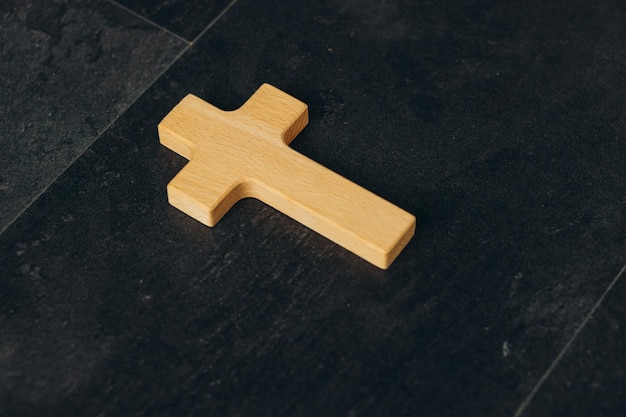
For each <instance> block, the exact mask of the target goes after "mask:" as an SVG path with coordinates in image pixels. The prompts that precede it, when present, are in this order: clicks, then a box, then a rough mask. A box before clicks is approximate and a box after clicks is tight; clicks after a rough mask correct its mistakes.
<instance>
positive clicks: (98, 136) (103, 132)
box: [0, 0, 238, 235]
mask: <svg viewBox="0 0 626 417" xmlns="http://www.w3.org/2000/svg"><path fill="white" fill-rule="evenodd" d="M107 1H108V2H109V3H111V4H113V5H115V6H117V7H119V8H121V9H123V10H125V11H127V12H128V13H130V14H132V15H133V16H136V17H137V18H139V19H141V20H143V21H144V22H147V23H149V24H150V25H152V26H154V27H156V28H158V29H160V30H162V31H164V32H166V33H168V34H170V35H171V36H174V37H175V38H177V39H179V40H180V41H182V42H183V43H184V44H185V47H184V48H183V49H182V50H181V51H180V52H179V53H178V55H176V57H175V58H174V59H173V60H172V62H170V63H169V65H167V66H166V67H165V68H163V70H162V71H161V72H160V73H159V74H158V75H157V76H156V77H155V78H154V79H153V80H152V82H151V83H149V84H148V85H147V86H146V87H145V88H144V89H143V90H141V92H140V93H139V94H137V96H136V97H135V98H134V99H133V100H132V101H131V102H130V103H129V104H128V105H127V106H126V107H125V108H124V109H123V110H122V111H121V112H120V113H119V114H118V115H117V116H116V117H115V118H114V119H113V120H111V122H109V124H107V125H106V126H105V127H104V129H103V130H102V132H100V133H99V134H98V135H97V136H96V137H95V138H94V139H93V140H92V141H91V142H89V144H87V145H86V146H85V147H84V148H83V149H82V150H81V151H80V152H79V153H78V154H77V155H76V157H74V158H73V159H72V160H71V161H70V162H69V163H68V164H67V165H66V167H65V168H63V170H62V171H61V172H60V173H59V174H58V175H57V176H56V177H54V178H53V179H52V180H51V181H50V182H49V183H48V185H46V186H45V187H44V188H42V189H41V190H40V191H39V192H38V193H37V194H36V195H35V196H34V197H33V198H32V199H31V200H30V202H29V203H28V204H26V206H24V207H23V208H22V209H21V210H20V211H19V212H18V213H17V214H16V215H15V217H13V219H12V220H11V221H9V222H8V223H7V224H6V225H5V226H4V227H2V226H0V235H2V234H3V233H4V232H5V231H6V230H7V229H8V228H9V227H11V225H12V224H13V223H15V221H16V220H17V219H18V218H20V216H21V215H22V214H24V212H25V211H26V210H28V208H29V207H30V206H32V205H33V204H34V203H35V201H37V200H38V199H39V197H41V196H42V195H43V194H44V193H45V192H46V191H47V190H48V189H49V188H50V187H51V186H52V184H54V183H55V182H56V181H57V180H58V179H59V178H60V177H61V176H62V175H63V174H64V173H65V171H67V170H68V169H69V167H71V166H72V165H74V163H75V162H76V161H77V160H78V159H79V158H80V157H81V156H82V155H83V154H84V153H85V152H87V150H88V149H89V148H91V147H92V146H93V144H94V143H96V141H97V140H98V139H100V137H102V135H104V134H105V133H106V132H107V131H108V130H109V128H110V127H111V126H113V124H115V122H117V120H118V119H119V118H120V117H122V116H123V115H124V114H125V113H126V111H127V110H128V109H129V108H130V107H131V106H132V105H133V104H135V102H136V101H137V100H139V98H140V97H141V96H142V95H144V94H145V92H146V91H148V89H150V87H152V86H153V85H154V83H155V82H157V80H158V79H160V78H161V77H162V76H163V74H165V73H166V72H167V70H169V69H170V68H171V67H172V65H174V64H175V63H176V62H177V61H178V60H179V59H180V58H181V57H182V56H183V55H184V54H185V53H186V52H187V51H188V50H189V48H191V46H192V45H193V44H194V43H195V42H196V41H198V39H200V37H201V36H202V35H204V34H205V33H206V32H207V31H208V30H209V29H211V27H213V25H215V23H217V21H218V20H219V19H220V18H222V16H224V15H225V14H226V12H227V11H228V10H230V8H231V7H233V6H234V5H235V3H237V1H238V0H233V1H231V2H230V4H229V5H228V6H226V7H225V8H224V10H222V12H221V13H220V14H218V15H217V17H215V18H214V19H213V20H212V21H211V22H210V23H209V24H208V25H207V27H205V28H204V30H202V32H201V33H200V34H199V35H198V36H196V38H195V39H194V40H193V41H191V42H190V41H188V40H187V39H184V38H182V37H180V36H178V35H177V34H175V33H173V32H171V31H169V30H167V29H165V28H164V27H162V26H160V25H157V24H156V23H154V22H153V21H151V20H149V19H147V18H145V17H144V16H142V15H140V14H137V13H136V12H134V11H132V10H130V9H129V8H127V7H125V6H122V5H121V4H119V3H117V2H116V1H114V0H107Z"/></svg>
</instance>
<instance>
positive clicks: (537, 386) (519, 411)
mask: <svg viewBox="0 0 626 417" xmlns="http://www.w3.org/2000/svg"><path fill="white" fill-rule="evenodd" d="M624 271H626V265H624V266H623V267H622V269H621V270H620V271H619V272H618V274H617V276H616V277H615V278H613V281H611V283H610V284H609V286H608V287H607V288H606V290H604V292H603V293H602V295H601V296H600V298H599V299H598V301H597V302H596V303H595V304H594V306H593V307H592V308H591V310H590V311H589V313H588V314H587V316H586V317H585V319H584V320H583V321H582V323H581V324H580V325H579V326H578V328H577V329H576V330H575V331H574V335H573V336H572V337H571V338H570V339H569V341H568V342H567V343H566V344H565V346H564V347H563V349H561V351H560V352H559V354H558V355H557V356H556V358H555V359H554V361H553V362H552V364H551V365H550V366H549V367H548V369H547V370H546V371H545V372H544V374H543V375H542V376H541V378H539V381H537V383H536V384H535V386H534V387H533V389H532V391H530V394H528V397H526V399H525V400H524V401H522V403H521V404H520V406H519V408H518V409H517V411H516V412H515V414H514V415H513V417H520V416H521V415H522V413H523V412H524V411H525V410H526V407H528V404H530V402H531V400H532V399H533V397H534V396H535V394H537V392H538V391H539V389H541V386H542V385H543V383H544V382H545V381H546V380H547V379H548V377H550V374H552V371H554V368H556V366H557V365H558V364H559V362H560V361H561V359H562V358H563V356H565V353H567V351H568V350H569V348H570V347H571V346H572V345H573V344H574V341H575V340H576V338H577V337H578V335H579V334H580V332H581V331H582V330H583V328H584V327H585V326H586V325H587V323H589V320H591V317H592V316H593V314H594V313H595V312H596V310H598V308H599V307H600V304H602V302H603V301H604V299H605V298H606V296H607V294H608V293H609V292H610V291H611V290H612V289H613V287H614V286H615V284H617V281H619V279H620V277H621V276H622V275H623V274H624Z"/></svg>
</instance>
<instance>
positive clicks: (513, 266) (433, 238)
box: [0, 0, 626, 417]
mask: <svg viewBox="0 0 626 417" xmlns="http://www.w3.org/2000/svg"><path fill="white" fill-rule="evenodd" d="M625 22H626V9H625V7H624V6H623V5H622V4H621V3H618V2H611V1H601V2H596V3H590V2H583V1H578V0H573V1H572V0H569V1H554V2H539V1H531V2H530V3H528V2H527V3H524V4H521V3H519V4H518V3H515V2H504V1H470V0H465V1H454V2H453V1H446V0H444V1H432V2H430V1H414V2H407V1H400V0H393V1H387V2H382V1H340V0H322V1H313V0H311V1H302V2H298V3H297V4H296V2H290V1H269V0H267V1H259V0H239V1H238V2H237V3H236V4H235V5H234V6H233V7H232V8H231V9H230V10H229V11H228V13H226V14H225V15H224V16H223V17H222V18H221V19H220V20H219V21H218V22H217V24H215V25H214V26H213V27H212V28H211V29H210V30H209V31H208V32H207V33H206V34H205V35H204V36H202V37H201V38H200V40H199V41H198V42H196V43H194V45H193V46H192V47H191V48H190V49H189V50H188V51H187V52H186V53H185V54H184V55H183V56H182V57H181V58H180V59H179V60H178V61H177V62H176V63H175V64H174V65H173V66H172V67H171V68H170V69H169V70H168V71H167V72H166V73H165V74H164V75H163V76H162V77H160V78H159V80H158V81H157V82H156V83H155V84H153V85H152V86H151V87H150V88H149V89H148V90H147V92H146V93H145V94H143V95H142V96H141V98H140V99H139V100H138V101H136V102H135V103H134V104H133V105H132V106H131V107H130V108H129V109H128V110H127V111H126V112H125V113H124V114H123V115H122V116H121V117H120V118H119V119H118V120H117V121H116V122H115V123H114V125H113V126H111V127H110V128H109V129H107V130H106V132H105V133H104V134H103V135H102V136H101V137H100V138H99V139H98V140H97V141H96V142H95V143H94V144H93V145H92V146H91V147H89V149H88V150H87V151H86V152H85V153H84V154H83V155H81V157H80V158H79V159H78V160H77V161H76V162H75V163H74V164H73V165H72V166H71V167H70V168H69V169H68V170H67V171H65V172H64V173H63V175H62V176H61V177H60V178H59V179H58V180H57V181H55V183H54V184H53V185H52V186H51V187H50V188H49V189H48V190H47V191H46V192H45V193H44V194H43V195H42V196H41V197H40V198H39V199H37V201H36V202H35V203H34V204H33V205H32V206H31V207H30V208H29V209H28V210H27V211H26V212H25V213H24V214H23V215H22V216H20V218H19V219H18V220H17V221H16V222H14V223H13V224H12V225H11V227H10V228H8V229H7V230H6V231H5V232H4V233H3V234H2V235H0V277H3V278H2V279H1V280H0V329H2V338H1V339H0V414H8V415H23V416H28V415H41V414H46V415H53V416H54V415H59V416H67V415H103V416H109V415H110V416H119V415H129V416H130V415H150V416H172V415H223V416H239V415H245V416H248V415H255V416H320V415H324V416H346V415H348V416H399V415H406V416H433V415H436V416H511V417H512V416H518V415H542V412H543V411H544V410H545V411H546V413H553V414H555V415H558V414H560V411H563V410H564V411H566V412H567V413H568V414H569V415H573V416H576V415H581V416H582V415H596V414H598V415H601V412H604V413H605V414H606V415H616V413H617V410H619V409H620V408H618V407H619V406H620V405H621V404H622V403H623V399H622V398H621V397H620V395H621V391H620V390H614V389H612V388H610V387H605V388H603V389H602V388H598V390H597V391H596V392H598V393H601V395H602V396H603V397H602V402H601V404H597V403H596V402H595V398H597V397H594V396H587V397H585V396H584V395H577V394H576V392H580V393H584V392H585V390H586V387H588V386H592V387H593V385H592V384H596V383H597V384H603V383H604V381H607V383H608V384H613V385H618V384H621V385H622V386H623V385H624V379H623V365H622V362H623V361H621V360H617V359H614V356H615V355H618V354H619V351H620V346H621V343H622V342H620V339H619V337H620V336H619V334H620V333H619V329H615V326H614V325H613V324H612V323H613V320H617V323H618V324H619V323H620V322H621V321H620V320H622V318H623V314H622V313H621V311H622V310H623V309H622V310H619V309H617V308H615V309H614V310H613V311H612V312H609V313H606V312H605V313H603V311H605V310H603V304H600V308H599V309H598V310H597V314H596V317H597V320H598V321H594V320H592V321H589V322H588V324H587V326H585V327H584V328H583V330H582V331H581V332H580V333H579V334H578V337H576V338H575V339H573V338H574V336H575V335H576V330H577V329H579V328H580V326H581V325H582V324H583V323H586V319H587V318H588V316H589V313H590V311H592V308H594V306H595V305H596V304H597V303H598V301H599V300H601V297H602V296H603V294H605V292H606V290H607V289H608V288H609V286H610V285H611V283H613V282H617V284H618V285H616V286H615V287H614V289H613V291H609V293H608V296H607V297H606V299H605V302H607V303H608V302H611V303H615V302H616V301H611V300H619V299H620V298H619V294H621V293H623V291H622V289H621V288H622V287H623V284H621V285H619V284H620V283H621V282H622V280H620V279H617V280H616V277H617V276H618V273H619V271H620V270H621V269H622V267H623V266H624V264H625V263H626V169H624V162H623V161H624V159H625V156H626V155H625V153H626V151H625V148H624V140H625V139H626V84H625V82H624V80H626V44H625V43H626V25H625V24H624V23H625ZM263 82H269V83H271V84H274V85H276V86H277V87H279V88H281V89H283V90H284V91H286V92H288V93H289V94H291V95H293V96H294V97H296V98H298V99H301V100H302V101H304V102H306V103H308V104H309V110H310V120H311V121H310V124H309V126H308V127H307V128H306V129H305V130H304V131H303V132H302V134H301V135H300V136H299V137H298V138H296V139H295V141H294V142H293V147H294V148H295V149H297V150H298V151H300V152H302V153H303V154H305V155H307V156H309V157H311V158H312V159H314V160H316V161H318V162H320V163H322V164H323V165H325V166H327V167H328V168H330V169H332V170H334V171H336V172H338V173H340V174H342V175H344V176H346V177H348V178H350V179H351V180H353V181H355V182H357V183H359V184H361V185H363V186H365V187H366V188H368V189H370V190H371V191H373V192H375V193H377V194H379V195H381V196H383V197H384V198H386V199H388V200H390V201H392V202H393V203H395V204H397V205H399V206H400V207H402V208H404V209H406V210H408V211H409V212H411V213H413V214H415V215H416V217H417V232H416V236H415V238H414V239H413V240H412V241H411V243H409V245H408V246H407V248H406V250H405V251H404V252H403V253H402V254H401V255H400V256H399V257H398V259H397V260H396V262H395V263H394V264H393V265H392V266H391V268H390V269H389V270H388V271H381V270H379V269H377V268H375V267H373V266H371V265H369V264H368V263H367V262H365V261H363V260H361V259H359V258H358V257H356V256H354V255H352V254H350V253H348V252H347V251H345V250H343V249H341V248H340V247H338V246H336V245H334V244H332V243H331V242H329V241H327V240H326V239H324V238H322V237H320V236H319V235H317V234H315V233H313V232H311V231H309V230H307V229H306V228H304V227H303V226H301V225H299V224H297V223H296V222H294V221H292V220H290V219H289V218H287V217H286V216H283V215H282V214H280V213H278V212H276V211H275V210H273V209H271V208H269V207H267V206H265V205H263V204H261V203H259V202H257V201H254V200H245V201H242V202H241V203H239V204H237V205H236V206H235V207H234V208H233V209H232V210H231V212H229V213H228V214H227V215H226V216H225V217H224V218H223V219H222V220H221V222H220V223H219V224H218V225H217V226H216V227H214V228H208V227H205V226H203V225H201V224H199V223H198V222H195V221H194V220H192V219H190V218H189V217H188V216H186V215H184V214H183V213H181V212H179V211H178V210H176V209H175V208H173V207H171V206H169V205H168V204H167V196H166V189H165V186H166V184H167V182H168V181H169V180H171V178H172V177H173V176H174V175H175V174H176V173H177V172H178V171H179V170H180V169H181V168H182V167H183V166H184V164H185V162H186V161H185V160H184V159H182V158H181V157H179V156H178V155H176V154H175V153H173V152H171V151H169V150H168V149H166V148H164V147H162V146H161V145H160V144H159V143H158V136H157V131H156V126H157V124H158V122H159V121H160V120H161V119H162V118H163V117H164V116H165V114H167V112H168V111H169V110H170V109H171V108H172V107H173V106H174V105H175V104H176V103H177V102H178V101H179V100H180V99H181V98H182V97H184V96H185V95H186V94H188V93H193V94H196V95H198V96H200V97H202V98H204V99H206V100H207V101H209V102H211V103H213V104H215V105H217V106H219V107H222V108H224V109H234V108H237V107H238V106H239V105H241V104H242V103H243V102H244V101H245V100H246V99H247V98H248V97H249V96H250V95H251V94H252V92H253V91H254V90H255V89H256V88H257V87H258V86H259V85H260V84H261V83H263ZM207 180H210V179H207ZM617 291H621V293H620V292H617ZM612 296H613V297H615V298H614V299H613V298H611V297H612ZM611 305H612V304H607V306H606V308H607V309H608V308H611V307H610V306H611ZM607 320H608V321H607ZM594 332H600V333H602V334H604V338H600V337H598V339H599V340H600V342H596V340H595V338H596V337H597V335H596V334H595V333H594ZM610 332H613V333H610ZM572 339H573V340H574V341H573V343H571V345H570V344H568V343H569V342H570V341H572ZM602 340H606V344H607V345H608V347H603V346H600V345H597V344H596V343H602ZM567 346H571V351H565V354H564V355H563V356H562V357H563V361H562V362H561V363H560V364H557V366H556V367H555V368H554V374H546V371H547V370H548V369H551V368H550V366H551V365H552V364H553V363H554V361H555V359H556V358H557V357H559V355H560V353H561V352H563V350H564V348H566V347H567ZM587 347H589V349H592V348H593V349H596V351H597V352H599V353H598V354H597V355H598V356H597V357H598V358H599V359H598V362H597V363H599V364H600V371H599V372H605V373H604V374H602V375H606V378H605V379H603V377H599V378H595V377H594V376H593V375H592V374H591V372H594V371H593V370H592V369H590V368H593V366H594V362H593V361H588V362H587V363H585V364H583V370H582V371H581V373H582V374H584V375H585V376H586V380H585V381H587V382H585V381H583V382H582V385H580V388H579V390H578V391H572V392H568V390H567V389H563V388H562V387H561V382H560V381H563V379H564V378H565V379H566V380H568V381H571V380H572V379H573V378H575V375H576V370H575V368H572V366H571V365H568V363H570V364H571V363H572V362H571V361H574V366H575V363H576V361H577V359H576V358H578V357H580V355H581V354H582V355H583V357H584V355H585V351H586V349H588V348H587ZM581 349H582V353H577V352H581ZM600 352H604V353H600ZM602 355H605V356H602ZM568 358H573V359H568ZM613 360H614V361H615V362H614V363H616V364H617V365H616V368H618V369H619V371H614V370H612V369H611V364H612V363H613V362H612V361H613ZM602 370H606V371H602ZM544 375H547V378H546V379H545V381H544V382H543V384H542V385H541V386H538V385H537V384H538V382H539V381H541V378H542V376H544ZM585 384H587V385H585ZM535 388H538V390H535ZM535 392H536V393H535ZM532 393H535V395H534V397H532V398H531V397H530V395H531V394H532ZM599 395H600V394H599ZM552 398H555V399H558V401H559V404H558V405H555V404H550V402H551V399H552ZM528 400H530V402H529V401H528ZM534 401H536V402H534ZM533 404H535V405H533ZM534 407H536V408H534ZM576 410H583V411H580V413H579V414H577V413H578V411H576Z"/></svg>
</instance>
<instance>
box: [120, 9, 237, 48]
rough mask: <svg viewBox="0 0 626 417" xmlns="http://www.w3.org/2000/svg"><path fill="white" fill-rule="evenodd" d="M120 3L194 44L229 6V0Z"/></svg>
mask: <svg viewBox="0 0 626 417" xmlns="http://www.w3.org/2000/svg"><path fill="white" fill-rule="evenodd" d="M117 3H119V4H121V5H123V6H125V7H128V8H129V9H131V10H133V11H134V12H136V13H139V14H141V15H142V16H144V17H146V18H147V19H150V20H151V21H153V22H155V23H157V24H158V25H160V26H163V27H165V28H167V29H168V30H170V31H172V32H173V33H175V34H177V35H179V36H181V37H183V38H184V39H187V40H188V41H193V40H194V39H195V38H196V37H197V36H198V35H200V34H201V33H202V31H203V30H204V29H205V28H206V27H207V26H208V25H209V24H210V23H211V22H212V21H213V19H215V18H216V17H217V16H218V15H219V14H220V13H221V12H222V11H223V10H224V9H225V8H226V7H227V6H228V4H229V3H230V1H228V0H193V1H189V0H160V1H150V0H119V1H117Z"/></svg>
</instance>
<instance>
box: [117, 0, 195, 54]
mask: <svg viewBox="0 0 626 417" xmlns="http://www.w3.org/2000/svg"><path fill="white" fill-rule="evenodd" d="M107 1H108V2H109V3H110V4H112V5H113V6H115V7H117V8H119V9H121V10H123V11H124V12H126V13H128V14H130V15H132V16H134V17H136V18H137V19H139V20H141V21H142V22H145V23H148V24H149V25H150V26H153V27H155V28H157V29H159V30H160V31H162V32H165V33H167V34H168V35H170V36H173V37H174V38H176V39H178V40H179V41H181V42H184V43H185V44H187V45H191V41H189V40H188V39H185V38H183V37H182V36H180V35H177V34H176V33H174V32H172V31H171V30H169V29H167V28H165V27H163V26H161V25H159V24H158V23H156V22H154V21H152V20H150V19H148V18H147V17H145V16H144V15H142V14H139V13H137V12H136V11H134V10H131V9H129V8H128V7H126V6H124V5H123V4H119V3H118V2H116V1H115V0H107Z"/></svg>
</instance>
